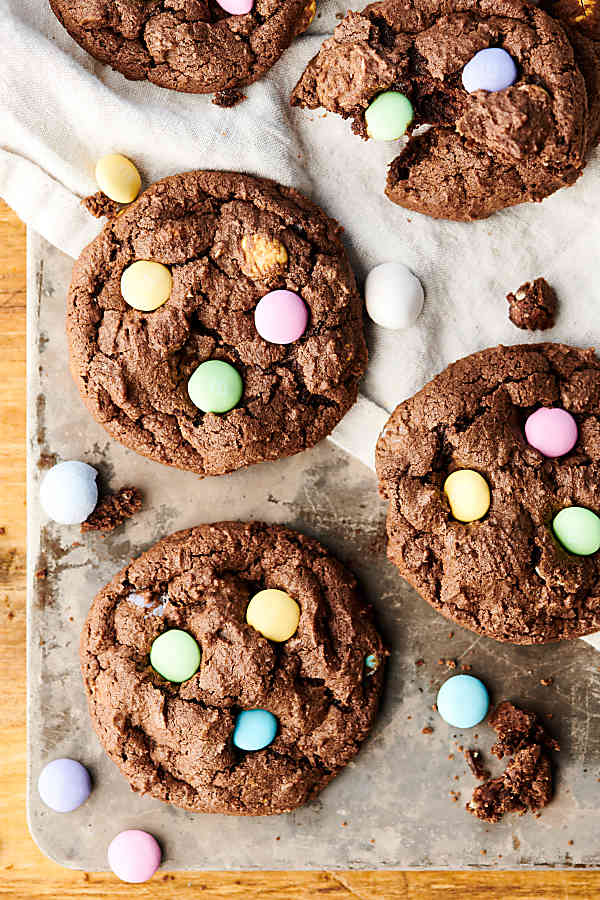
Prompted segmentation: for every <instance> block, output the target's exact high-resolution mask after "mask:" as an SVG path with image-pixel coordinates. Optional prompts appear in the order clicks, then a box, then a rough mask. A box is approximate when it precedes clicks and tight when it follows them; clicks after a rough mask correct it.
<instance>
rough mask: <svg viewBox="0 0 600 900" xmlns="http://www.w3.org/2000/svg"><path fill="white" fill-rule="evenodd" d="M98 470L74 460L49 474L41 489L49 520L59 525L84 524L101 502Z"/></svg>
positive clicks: (41, 498)
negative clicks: (99, 498)
mask: <svg viewBox="0 0 600 900" xmlns="http://www.w3.org/2000/svg"><path fill="white" fill-rule="evenodd" d="M97 477H98V473H97V471H96V470H95V469H94V468H93V466H88V464H87V463H84V462H79V461H78V460H75V459H72V460H69V461H68V462H62V463H58V465H56V466H53V467H52V468H51V469H50V471H49V472H47V473H46V475H45V476H44V479H43V481H42V484H41V487H40V503H41V504H42V507H43V509H44V512H45V513H46V515H47V516H48V518H50V519H52V520H53V521H54V522H58V523H59V524H60V525H79V524H80V523H81V522H85V520H86V519H87V517H88V516H89V515H90V513H92V512H93V511H94V509H95V508H96V504H97V503H98V486H97V484H96V478H97Z"/></svg>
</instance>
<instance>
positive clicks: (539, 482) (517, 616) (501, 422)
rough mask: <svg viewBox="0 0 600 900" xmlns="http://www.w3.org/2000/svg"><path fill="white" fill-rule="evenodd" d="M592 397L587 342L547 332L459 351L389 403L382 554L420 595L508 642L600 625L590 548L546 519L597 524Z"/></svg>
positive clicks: (597, 384)
mask: <svg viewBox="0 0 600 900" xmlns="http://www.w3.org/2000/svg"><path fill="white" fill-rule="evenodd" d="M542 407H545V408H552V409H553V412H552V413H548V410H547V409H546V410H544V411H543V412H542V415H541V417H540V416H539V415H536V416H534V414H535V413H539V411H540V409H541V408H542ZM557 408H558V410H557ZM599 410H600V361H599V360H598V359H597V357H596V356H595V355H594V352H593V350H581V349H577V348H574V347H568V346H565V345H564V344H552V343H545V344H531V345H523V346H517V347H502V346H501V347H495V348H492V349H488V350H483V351H481V352H480V353H475V354H473V355H472V356H467V357H465V358H464V359H461V360H459V361H458V362H456V363H454V364H453V365H451V366H449V367H448V368H447V369H446V370H445V371H444V372H442V373H441V374H440V375H438V376H437V377H436V378H434V379H433V381H431V382H430V383H429V384H427V385H426V386H425V387H424V388H423V389H422V390H421V391H420V392H419V393H418V394H416V395H415V396H414V397H412V398H411V399H409V400H407V401H405V402H404V403H401V404H400V406H398V407H397V408H396V410H395V411H394V413H393V414H392V416H391V417H390V419H389V421H388V423H387V425H386V426H385V428H384V430H383V432H382V434H381V436H380V438H379V441H378V444H377V472H378V475H379V480H380V488H381V491H382V494H383V495H384V496H385V497H386V498H387V499H388V500H389V511H388V519H387V531H388V539H389V543H388V555H389V557H390V559H391V560H392V561H393V562H394V563H395V564H396V566H398V568H399V570H400V573H401V574H402V575H403V576H404V578H406V580H407V581H409V582H410V584H412V585H413V587H415V588H416V590H417V591H418V592H419V593H420V594H421V595H422V596H423V597H424V598H425V599H426V600H428V601H429V603H431V604H432V606H434V607H435V608H436V609H437V610H439V611H440V612H441V613H443V614H444V615H445V616H447V617H448V618H449V619H451V620H453V621H454V622H456V623H458V624H459V625H463V626H464V627H466V628H470V629H471V630H473V631H476V632H478V633H480V634H485V635H488V636H489V637H493V638H496V639H497V640H501V641H510V642H513V643H516V644H539V643H545V642H547V641H556V640H561V639H566V638H574V637H578V636H581V635H584V634H590V633H591V632H594V631H598V630H600V553H599V552H597V548H596V545H595V544H594V545H593V546H588V545H586V544H585V543H584V544H582V545H578V544H576V543H575V542H573V543H572V542H571V535H570V534H568V535H566V536H565V534H564V532H562V529H561V528H558V525H557V522H558V519H557V518H556V517H557V516H558V514H559V513H561V519H565V518H566V522H567V525H568V526H569V527H570V524H571V522H572V521H575V522H576V523H579V522H580V521H582V522H583V530H584V533H583V537H584V538H587V537H589V536H591V532H590V529H589V525H590V522H591V525H592V526H593V527H596V526H597V525H598V524H600V523H597V522H596V517H597V515H598V514H599V513H600V415H599ZM557 421H558V423H559V428H560V429H564V428H565V424H566V428H567V430H568V434H567V433H566V432H564V433H563V432H561V434H560V440H559V441H558V444H557V445H556V446H555V448H554V449H553V448H552V447H551V446H550V445H549V444H548V443H546V442H548V440H549V438H553V437H556V435H555V434H553V430H554V429H555V426H556V423H557ZM526 423H529V424H528V426H527V428H526ZM534 445H535V446H534ZM536 446H539V447H541V448H542V449H543V450H544V452H541V450H540V449H536ZM545 454H547V455H545ZM550 454H552V455H550ZM559 454H560V455H559ZM449 476H450V478H451V479H452V482H453V484H452V485H450V478H449ZM569 507H573V508H574V509H571V510H569V512H568V513H567V514H566V517H565V510H566V509H567V508H569ZM593 514H595V515H593ZM561 524H562V523H561ZM557 534H560V535H561V538H562V542H561V541H560V540H559V539H558V537H557ZM568 546H569V547H571V550H569V549H567V547H568Z"/></svg>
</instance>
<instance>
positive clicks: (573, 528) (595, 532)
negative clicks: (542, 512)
mask: <svg viewBox="0 0 600 900" xmlns="http://www.w3.org/2000/svg"><path fill="white" fill-rule="evenodd" d="M552 530H553V531H554V534H555V535H556V537H557V538H558V540H559V541H560V543H561V544H562V545H563V547H564V548H565V550H568V551H569V553H574V554H575V555H576V556H591V555H592V553H597V552H598V550H600V518H598V516H597V515H596V513H593V512H592V511H591V509H586V508H585V507H583V506H567V507H566V508H565V509H561V511H560V512H559V513H558V514H557V515H556V516H555V517H554V521H553V522H552Z"/></svg>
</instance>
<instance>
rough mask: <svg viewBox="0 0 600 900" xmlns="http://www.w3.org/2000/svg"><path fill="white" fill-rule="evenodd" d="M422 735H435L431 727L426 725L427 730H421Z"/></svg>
mask: <svg viewBox="0 0 600 900" xmlns="http://www.w3.org/2000/svg"><path fill="white" fill-rule="evenodd" d="M421 734H433V728H432V727H431V725H426V726H425V728H421Z"/></svg>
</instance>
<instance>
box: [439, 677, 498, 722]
mask: <svg viewBox="0 0 600 900" xmlns="http://www.w3.org/2000/svg"><path fill="white" fill-rule="evenodd" d="M489 706H490V698H489V695H488V692H487V688H486V686H485V684H484V683H483V682H482V681H480V680H479V678H473V676H472V675H454V676H453V677H452V678H449V679H448V681H445V682H444V684H443V685H442V686H441V688H440V690H439V693H438V695H437V709H438V712H439V714H440V716H441V717H442V719H443V720H444V722H447V723H448V724H449V725H453V726H454V727H455V728H473V727H474V726H475V725H478V724H479V723H480V722H482V721H483V720H484V719H485V717H486V716H487V712H488V709H489Z"/></svg>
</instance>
